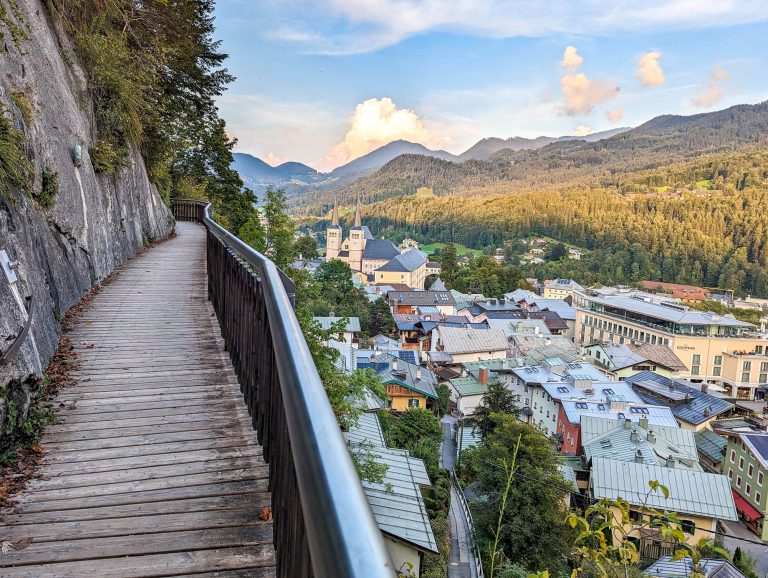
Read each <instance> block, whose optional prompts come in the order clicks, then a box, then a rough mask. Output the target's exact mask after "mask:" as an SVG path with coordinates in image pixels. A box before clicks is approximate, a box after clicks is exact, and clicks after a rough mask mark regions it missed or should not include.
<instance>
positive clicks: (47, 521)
mask: <svg viewBox="0 0 768 578" xmlns="http://www.w3.org/2000/svg"><path fill="white" fill-rule="evenodd" d="M177 232H178V236H177V237H175V238H173V239H171V240H169V241H166V242H164V243H161V244H159V245H158V246H156V247H154V248H153V249H150V250H149V251H147V252H146V253H144V254H143V255H141V256H140V257H138V258H136V259H134V260H132V261H130V262H129V263H127V264H126V265H125V266H124V267H123V269H122V271H121V272H120V273H119V275H117V276H116V278H115V279H114V280H113V281H112V282H111V283H110V284H108V285H107V286H106V287H104V289H103V290H102V291H101V292H100V293H98V294H97V295H96V296H95V297H94V298H93V300H92V301H91V302H90V303H89V304H88V306H87V308H86V309H85V311H84V312H83V314H82V316H81V317H80V318H79V319H78V321H77V322H76V324H75V326H74V327H73V328H72V329H71V330H70V331H69V333H68V335H69V338H70V340H71V341H72V344H73V345H74V347H75V349H76V350H77V352H78V354H79V357H80V360H81V362H82V365H81V367H80V369H79V371H78V372H77V375H76V377H77V378H78V381H79V383H78V384H77V385H76V386H74V387H72V388H71V389H67V390H65V391H62V392H61V393H60V395H59V396H58V401H59V402H60V404H63V407H60V409H59V410H58V421H57V423H56V424H55V425H52V426H49V427H48V428H47V429H46V433H45V435H44V437H43V439H42V442H41V445H42V447H43V450H44V452H45V453H44V458H43V460H42V466H41V468H40V470H39V474H40V477H39V478H38V479H34V480H32V481H30V483H29V484H28V486H27V488H26V489H25V490H24V492H23V493H21V494H20V495H19V496H18V498H17V500H16V507H15V508H14V509H13V510H10V511H5V512H3V515H2V519H1V520H0V540H4V541H5V540H7V541H12V542H15V541H17V540H23V539H25V538H32V539H33V541H32V543H31V544H30V545H29V546H28V547H27V548H25V549H22V550H19V551H14V550H10V551H9V552H7V553H6V554H0V576H3V577H8V578H11V577H16V576H29V577H35V578H44V577H51V578H53V577H56V578H60V577H68V576H71V577H78V578H86V577H121V578H128V577H142V578H143V577H149V576H200V577H202V576H218V577H230V576H255V577H262V576H274V567H273V565H274V559H275V555H274V550H273V548H272V523H271V521H264V520H262V517H266V514H267V513H268V512H264V514H265V515H264V516H262V509H263V508H264V507H266V506H269V504H270V497H269V493H268V491H267V487H268V480H267V477H268V472H267V466H266V465H265V464H264V461H263V460H262V457H261V448H260V447H259V445H258V443H257V441H256V435H255V433H254V431H253V429H252V426H251V419H250V417H249V416H248V413H247V411H246V410H245V406H244V403H243V401H242V397H241V394H240V389H239V386H238V384H237V378H236V376H235V374H234V371H233V369H232V367H231V364H230V362H229V358H228V357H227V355H226V353H224V349H223V343H222V341H221V337H220V332H219V328H218V325H217V321H216V319H215V316H214V315H213V312H212V309H210V307H209V305H208V302H207V300H206V276H205V230H204V229H203V227H201V226H199V225H195V224H191V223H179V224H178V225H177Z"/></svg>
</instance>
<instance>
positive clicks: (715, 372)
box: [712, 367, 722, 376]
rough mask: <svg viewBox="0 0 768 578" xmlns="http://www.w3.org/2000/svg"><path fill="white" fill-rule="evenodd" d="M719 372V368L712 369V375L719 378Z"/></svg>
mask: <svg viewBox="0 0 768 578" xmlns="http://www.w3.org/2000/svg"><path fill="white" fill-rule="evenodd" d="M720 371H722V368H721V367H713V368H712V375H714V376H719V375H721V373H720Z"/></svg>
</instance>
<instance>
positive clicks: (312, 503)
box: [171, 199, 395, 578]
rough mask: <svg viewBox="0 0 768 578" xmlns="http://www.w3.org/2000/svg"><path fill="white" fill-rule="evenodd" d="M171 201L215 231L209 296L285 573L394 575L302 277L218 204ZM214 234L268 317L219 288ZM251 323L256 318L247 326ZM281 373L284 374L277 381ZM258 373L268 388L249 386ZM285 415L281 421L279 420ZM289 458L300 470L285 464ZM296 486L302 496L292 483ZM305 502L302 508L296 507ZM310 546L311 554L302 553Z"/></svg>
mask: <svg viewBox="0 0 768 578" xmlns="http://www.w3.org/2000/svg"><path fill="white" fill-rule="evenodd" d="M171 207H172V210H173V212H174V215H177V214H178V215H179V217H180V218H181V219H185V220H193V221H198V222H201V223H202V224H203V225H205V227H206V228H207V230H208V263H209V267H208V277H209V298H211V301H212V303H214V308H215V309H218V310H217V315H218V316H219V322H220V324H221V325H222V334H223V335H224V339H225V343H226V344H227V349H228V350H229V351H230V356H231V357H232V358H233V365H234V366H235V369H236V371H237V372H238V377H240V378H241V388H244V390H243V392H244V395H245V398H246V402H247V404H248V410H249V412H250V413H251V416H252V417H253V419H254V426H255V427H256V428H257V430H258V432H259V440H260V441H261V442H262V445H263V446H264V456H265V460H267V461H268V462H269V463H270V489H271V490H272V492H273V495H272V499H273V515H274V519H275V535H276V536H277V537H278V538H280V540H276V544H275V548H276V550H277V552H278V575H279V576H291V577H293V576H334V577H340V578H343V577H349V578H379V577H381V578H383V577H385V576H386V577H388V578H391V577H392V576H394V574H395V571H394V568H393V564H392V562H391V560H390V558H389V554H388V553H387V549H386V546H385V544H384V539H383V536H382V533H381V531H380V530H379V529H378V526H377V525H376V521H375V520H374V518H373V514H372V513H371V508H370V505H369V503H368V500H367V498H366V496H365V494H364V492H363V489H362V485H361V483H360V479H359V477H358V475H357V472H356V471H355V468H354V466H353V464H352V460H351V458H350V455H349V451H348V449H347V446H346V443H345V441H344V439H343V436H342V433H341V430H340V428H339V425H338V422H337V421H336V418H335V416H334V413H333V411H332V409H331V406H330V403H329V401H328V398H327V395H326V393H325V389H324V388H323V384H322V382H321V380H320V376H319V374H318V372H317V368H316V367H315V364H314V362H313V360H312V356H311V354H310V351H309V348H308V346H307V343H306V341H305V339H304V336H303V333H302V331H301V328H300V326H299V322H298V320H297V318H296V315H295V312H294V310H293V301H292V296H291V295H290V294H291V293H293V290H294V286H293V283H292V282H290V279H288V278H287V277H286V276H285V275H284V274H283V273H282V272H281V271H280V270H279V269H278V268H277V266H276V265H275V264H274V263H273V262H272V261H271V260H270V259H268V258H267V257H265V256H264V255H262V254H260V253H259V252H257V251H255V250H254V249H252V248H251V247H250V246H248V245H247V244H246V243H244V242H243V241H241V240H240V239H239V238H237V237H236V236H235V235H233V234H232V233H230V232H229V231H227V230H226V229H225V228H224V227H222V226H221V225H219V224H218V223H216V221H214V219H213V215H212V207H211V205H210V204H208V203H204V202H201V201H190V200H181V199H177V200H174V201H173V202H172V204H171ZM192 209H194V210H192ZM212 243H221V244H222V245H223V246H224V247H225V248H226V251H227V252H229V253H230V254H231V255H232V256H234V258H235V259H236V260H237V262H238V264H239V267H240V269H243V270H245V269H246V267H244V266H243V263H245V264H247V268H248V269H250V271H251V272H252V274H251V275H250V276H246V277H242V271H235V273H230V275H232V274H234V275H239V276H240V278H238V279H237V280H236V281H235V283H236V284H237V285H238V286H242V285H243V284H245V285H246V287H250V286H251V285H249V284H252V285H253V295H252V296H249V297H248V299H251V301H252V302H253V303H263V305H264V307H265V312H266V325H263V324H264V322H265V320H264V319H263V318H261V317H260V315H259V313H258V311H256V312H254V310H253V309H249V308H248V307H249V306H248V303H246V304H245V305H243V304H241V303H239V302H238V303H227V302H226V300H227V299H230V301H232V300H231V298H230V296H229V295H227V291H219V288H218V287H217V285H216V284H217V283H218V281H217V280H216V279H214V275H215V274H216V273H215V270H217V268H219V266H220V264H219V263H217V262H215V261H212V259H219V260H221V259H222V258H220V257H219V255H221V253H220V252H218V251H220V248H217V246H216V245H215V244H212ZM214 253H216V255H214ZM254 275H255V277H254ZM250 291H251V289H248V292H250ZM217 293H218V294H217ZM217 305H218V308H217ZM233 308H234V310H235V311H234V313H233V312H232V311H230V310H231V309H233ZM244 323H246V324H247V323H252V324H253V326H246V327H242V325H243V324H244ZM233 326H234V327H233ZM267 326H268V332H267V335H266V336H265V337H266V338H267V339H266V340H264V341H266V342H265V343H258V342H257V340H254V339H253V335H254V334H255V333H258V332H259V331H260V330H261V329H262V328H263V329H267ZM229 334H232V338H231V339H228V335H229ZM242 340H245V342H246V343H247V345H245V346H243V345H242V344H241V343H240V341H242ZM228 341H230V342H228ZM265 351H267V352H268V353H267V354H266V355H265V354H264V352H265ZM249 356H250V357H254V356H255V357H256V362H254V360H252V359H244V358H247V357H249ZM264 366H266V367H264ZM273 368H274V369H276V372H275V371H272V369H273ZM254 375H255V377H254ZM275 376H276V379H277V382H278V383H277V385H276V386H274V387H273V388H271V387H270V382H271V381H272V380H274V379H275ZM244 382H245V383H244ZM250 382H254V383H255V384H257V385H256V387H257V389H258V390H259V391H257V392H252V391H249V390H248V387H249V386H248V383H250ZM276 395H277V396H278V397H275V396H276ZM270 404H271V405H273V406H276V407H279V408H282V412H278V413H279V414H281V415H274V414H273V411H274V407H273V408H270V407H266V406H268V405H270ZM281 419H282V420H284V422H283V423H282V424H280V423H275V420H277V421H278V422H279V421H280V420H281ZM286 429H287V437H286V436H284V430H286ZM270 436H272V437H273V438H274V439H270ZM285 445H287V446H289V447H288V448H286V447H284V446H285ZM286 452H287V454H286ZM273 458H274V459H273ZM281 460H282V461H281ZM286 462H287V463H286ZM281 466H283V467H282V468H281ZM285 467H287V468H288V469H292V471H291V472H286V471H284V470H285ZM294 485H295V488H296V490H297V493H298V501H297V500H296V496H295V495H290V493H291V490H289V489H287V488H286V487H290V488H293V486H294ZM286 493H287V494H286ZM297 505H298V508H299V511H298V512H295V511H293V510H292V508H296V507H297ZM297 525H298V526H303V527H296V526H297ZM281 540H283V541H288V542H306V544H303V543H281ZM307 549H308V557H309V560H308V561H307V560H302V559H301V558H302V554H304V553H305V550H307Z"/></svg>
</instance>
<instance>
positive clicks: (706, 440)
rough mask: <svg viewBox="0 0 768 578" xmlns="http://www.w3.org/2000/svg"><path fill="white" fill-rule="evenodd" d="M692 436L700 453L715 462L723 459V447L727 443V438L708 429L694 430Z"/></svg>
mask: <svg viewBox="0 0 768 578" xmlns="http://www.w3.org/2000/svg"><path fill="white" fill-rule="evenodd" d="M694 438H695V440H696V449H697V450H698V452H699V453H700V454H702V455H703V456H704V457H706V458H708V459H709V460H711V461H713V462H714V463H716V464H718V463H720V462H721V461H722V460H723V456H724V455H725V447H726V446H727V445H728V440H727V439H725V438H724V437H722V436H719V435H717V434H716V433H715V432H713V431H710V430H708V429H704V430H701V431H698V432H696V434H695V435H694Z"/></svg>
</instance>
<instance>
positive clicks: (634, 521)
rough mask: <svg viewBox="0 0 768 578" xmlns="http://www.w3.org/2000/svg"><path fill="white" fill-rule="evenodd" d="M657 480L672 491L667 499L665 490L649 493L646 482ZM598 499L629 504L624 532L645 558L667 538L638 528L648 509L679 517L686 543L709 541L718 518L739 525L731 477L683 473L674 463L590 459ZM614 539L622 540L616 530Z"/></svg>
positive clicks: (591, 484)
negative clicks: (730, 482)
mask: <svg viewBox="0 0 768 578" xmlns="http://www.w3.org/2000/svg"><path fill="white" fill-rule="evenodd" d="M649 481H657V482H659V484H661V485H663V486H665V487H666V488H667V489H668V490H669V497H668V498H665V497H664V494H663V493H662V492H661V491H655V492H654V491H650V490H649V486H648V482H649ZM589 488H590V493H591V495H592V497H593V498H595V499H598V500H599V499H603V498H605V499H609V500H617V499H619V498H622V499H624V500H626V501H627V502H628V503H629V506H630V516H629V518H630V522H629V524H631V525H627V526H626V527H625V528H624V531H625V532H626V534H627V535H628V537H629V539H631V540H634V541H636V542H637V543H638V546H639V547H638V550H639V551H640V554H641V556H643V555H646V554H645V552H647V551H648V549H649V548H651V549H652V547H653V546H657V547H658V544H659V543H661V544H662V545H663V543H664V539H663V538H662V536H661V534H660V533H659V532H658V531H656V530H654V529H652V528H647V527H646V528H640V527H639V526H640V525H641V524H642V523H643V522H641V521H642V520H643V519H644V518H645V517H647V515H648V508H653V509H655V510H657V511H669V512H675V513H677V514H678V516H679V518H680V521H681V527H682V530H683V533H684V535H685V538H686V542H687V543H689V544H691V545H695V544H698V542H699V541H700V540H701V539H705V540H709V539H711V538H712V536H713V535H714V532H715V531H716V529H717V522H718V520H730V521H736V520H737V519H738V515H737V513H736V506H735V505H734V502H733V496H732V494H731V489H730V486H729V484H728V478H726V477H725V476H721V475H718V474H710V473H707V472H703V471H696V470H691V469H687V468H686V469H683V468H680V467H678V462H677V461H675V463H674V465H673V467H668V466H666V465H657V464H655V463H650V464H649V463H643V462H636V461H634V460H631V461H628V460H616V459H611V458H604V457H595V458H593V459H592V471H591V475H590V481H589ZM614 512H615V516H616V523H617V524H619V525H620V524H621V518H620V513H619V510H618V508H614ZM614 539H616V540H620V539H622V535H621V533H619V532H617V533H616V534H615V536H614Z"/></svg>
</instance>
